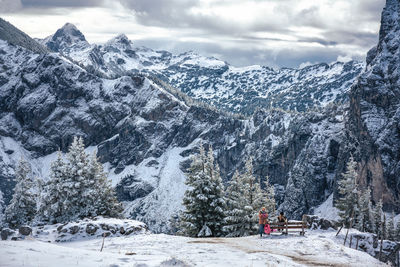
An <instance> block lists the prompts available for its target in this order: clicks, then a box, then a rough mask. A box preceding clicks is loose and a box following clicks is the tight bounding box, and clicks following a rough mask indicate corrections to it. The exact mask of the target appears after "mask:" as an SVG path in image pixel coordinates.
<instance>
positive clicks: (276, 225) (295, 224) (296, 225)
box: [269, 216, 307, 235]
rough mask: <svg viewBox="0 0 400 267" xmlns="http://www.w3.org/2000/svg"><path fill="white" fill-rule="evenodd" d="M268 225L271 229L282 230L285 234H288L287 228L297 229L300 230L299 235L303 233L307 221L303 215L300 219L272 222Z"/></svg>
mask: <svg viewBox="0 0 400 267" xmlns="http://www.w3.org/2000/svg"><path fill="white" fill-rule="evenodd" d="M269 227H270V228H271V230H274V229H275V230H278V231H279V230H282V233H283V234H286V235H287V234H288V232H289V229H291V230H292V229H298V230H299V231H300V235H304V234H305V229H306V228H307V222H306V221H305V217H304V216H303V220H302V221H286V222H272V223H270V224H269Z"/></svg>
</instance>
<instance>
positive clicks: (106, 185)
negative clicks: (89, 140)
mask: <svg viewBox="0 0 400 267" xmlns="http://www.w3.org/2000/svg"><path fill="white" fill-rule="evenodd" d="M89 180H90V184H91V185H92V187H91V188H89V189H88V190H87V194H88V199H90V202H92V203H93V204H92V205H93V213H94V214H96V215H102V216H107V217H120V216H121V213H122V211H123V208H122V205H121V203H119V202H118V200H117V197H116V196H115V191H114V189H113V188H112V187H111V183H110V181H109V180H108V179H107V174H106V173H105V172H104V168H103V165H102V164H101V163H100V162H99V160H98V159H97V156H96V152H93V154H92V157H91V159H90V165H89Z"/></svg>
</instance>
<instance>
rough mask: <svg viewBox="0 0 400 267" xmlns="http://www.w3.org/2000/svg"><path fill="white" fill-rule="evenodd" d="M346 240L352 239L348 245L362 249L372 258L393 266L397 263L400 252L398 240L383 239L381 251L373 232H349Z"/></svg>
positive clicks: (379, 242) (379, 241) (378, 241)
mask: <svg viewBox="0 0 400 267" xmlns="http://www.w3.org/2000/svg"><path fill="white" fill-rule="evenodd" d="M348 240H351V241H352V242H351V244H350V245H349V246H350V247H352V248H355V249H358V250H362V251H364V252H366V253H368V254H370V255H371V256H373V257H374V258H376V259H378V260H380V261H383V262H387V263H390V264H392V265H393V266H396V264H398V254H399V252H400V243H399V242H394V241H390V240H383V242H382V253H381V240H380V239H378V237H377V236H376V235H375V234H370V233H350V235H349V239H348ZM349 242H350V241H349ZM357 246H358V247H357Z"/></svg>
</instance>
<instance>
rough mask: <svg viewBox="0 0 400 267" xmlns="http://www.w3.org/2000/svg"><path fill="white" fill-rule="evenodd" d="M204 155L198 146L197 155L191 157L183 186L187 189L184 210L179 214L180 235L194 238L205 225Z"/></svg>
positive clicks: (207, 184)
mask: <svg viewBox="0 0 400 267" xmlns="http://www.w3.org/2000/svg"><path fill="white" fill-rule="evenodd" d="M205 163H206V154H205V150H204V147H203V145H200V148H199V154H198V155H194V156H192V163H191V164H190V167H189V169H188V172H187V178H186V181H185V184H186V185H187V186H188V189H187V190H186V192H185V195H184V197H183V205H184V206H185V210H184V211H183V212H182V213H181V218H180V221H181V227H180V228H181V231H180V232H181V233H182V234H183V235H186V236H192V237H196V236H197V235H198V234H199V232H200V231H201V229H203V226H204V225H205V224H206V223H207V221H206V217H207V209H208V207H207V206H208V197H207V196H208V194H209V192H210V188H209V187H210V181H209V179H208V177H207V176H206V175H205Z"/></svg>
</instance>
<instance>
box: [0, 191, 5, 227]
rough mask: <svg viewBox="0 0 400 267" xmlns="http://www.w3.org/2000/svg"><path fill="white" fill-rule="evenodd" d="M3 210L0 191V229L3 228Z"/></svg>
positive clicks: (3, 205)
mask: <svg viewBox="0 0 400 267" xmlns="http://www.w3.org/2000/svg"><path fill="white" fill-rule="evenodd" d="M4 209H5V204H4V199H3V192H1V190H0V229H1V228H2V227H3V224H4V221H5V215H4Z"/></svg>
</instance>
